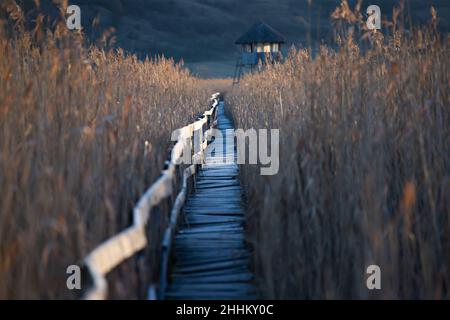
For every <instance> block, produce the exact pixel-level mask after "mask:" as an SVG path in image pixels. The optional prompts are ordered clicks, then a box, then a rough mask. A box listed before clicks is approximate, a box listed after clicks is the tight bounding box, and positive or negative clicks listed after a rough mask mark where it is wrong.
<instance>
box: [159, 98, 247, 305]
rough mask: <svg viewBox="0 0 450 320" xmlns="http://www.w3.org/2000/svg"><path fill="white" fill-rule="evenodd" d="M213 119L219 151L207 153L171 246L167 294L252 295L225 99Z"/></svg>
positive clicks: (179, 296)
mask: <svg viewBox="0 0 450 320" xmlns="http://www.w3.org/2000/svg"><path fill="white" fill-rule="evenodd" d="M217 122H218V125H217V129H219V130H221V132H222V134H223V144H224V148H223V152H220V151H217V152H213V153H212V154H211V155H210V156H207V157H206V158H205V164H204V165H203V166H202V168H201V169H200V170H199V173H198V176H197V178H196V182H195V186H196V187H195V190H194V191H193V192H192V194H191V195H190V196H189V198H188V200H187V201H186V203H185V206H184V209H183V211H184V217H183V223H182V224H181V226H180V229H179V231H178V233H177V234H176V236H175V242H174V246H173V255H174V262H175V264H174V267H173V269H172V273H171V275H170V277H169V286H168V288H167V291H166V294H165V297H166V298H167V299H187V300H190V299H245V300H247V299H255V298H256V296H255V288H254V286H253V284H252V281H253V274H252V273H251V271H250V269H249V264H250V252H249V250H248V248H247V246H246V243H245V232H244V209H243V207H242V204H241V195H242V190H241V186H240V183H239V179H238V166H237V164H236V150H235V147H234V136H233V135H232V134H228V135H227V132H226V130H227V129H233V124H232V122H231V121H230V119H229V118H227V117H226V115H225V113H224V105H223V102H220V104H219V106H218V111H217ZM211 146H212V145H210V146H209V147H211ZM209 147H208V148H209ZM224 160H226V161H224ZM224 162H225V163H224Z"/></svg>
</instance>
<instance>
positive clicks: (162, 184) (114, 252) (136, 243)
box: [84, 93, 220, 300]
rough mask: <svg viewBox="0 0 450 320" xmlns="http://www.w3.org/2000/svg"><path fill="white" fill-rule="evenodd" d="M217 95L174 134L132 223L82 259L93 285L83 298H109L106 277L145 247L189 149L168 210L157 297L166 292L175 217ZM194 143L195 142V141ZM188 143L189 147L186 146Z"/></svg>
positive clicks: (203, 145)
mask: <svg viewBox="0 0 450 320" xmlns="http://www.w3.org/2000/svg"><path fill="white" fill-rule="evenodd" d="M219 96H220V94H219V93H215V94H213V95H212V97H211V100H212V107H211V109H210V110H208V111H206V112H204V113H203V115H202V116H201V117H200V118H199V120H197V121H196V122H194V123H191V124H189V125H187V126H185V127H183V128H180V129H178V130H177V131H176V135H177V137H178V139H177V142H176V143H175V145H174V146H173V148H172V150H171V153H170V157H169V160H168V162H167V163H166V166H165V169H164V170H163V171H162V173H161V177H160V178H159V179H158V180H157V181H156V182H155V183H154V184H153V185H152V186H151V187H150V188H149V189H148V190H147V191H146V192H145V193H144V195H143V196H142V197H141V198H140V200H139V201H138V203H137V205H136V206H135V207H134V209H133V224H132V225H131V226H130V227H128V228H127V229H125V230H123V231H122V232H120V233H118V234H117V235H115V236H113V237H112V238H110V239H108V240H106V241H105V242H103V243H102V244H100V245H99V246H98V247H97V248H95V249H94V250H93V251H92V252H91V253H90V254H89V255H88V256H87V257H86V258H85V259H84V264H85V267H86V268H87V270H88V272H89V273H90V276H91V278H92V286H91V288H90V289H89V290H88V291H87V292H86V294H85V295H84V299H88V300H102V299H106V298H107V295H108V284H107V282H106V278H105V277H106V275H107V274H108V273H109V272H110V271H111V270H112V269H114V268H115V267H117V266H118V265H119V264H121V263H122V262H123V261H124V260H126V259H128V258H130V257H131V256H133V255H134V254H135V253H137V252H138V251H140V250H142V249H144V248H145V247H146V246H147V237H146V226H147V222H148V220H149V215H150V211H151V210H152V208H154V207H156V206H158V205H159V204H160V203H161V201H162V200H163V199H165V198H167V197H169V196H171V195H172V194H173V193H174V190H173V184H174V183H173V182H174V179H175V176H176V174H175V169H176V167H177V166H178V165H179V164H180V161H181V159H182V157H183V158H184V157H187V155H186V154H183V151H184V150H188V149H187V148H186V147H189V148H190V150H193V152H192V153H191V154H190V155H189V157H190V159H189V160H191V161H190V164H191V165H189V166H188V167H187V168H186V169H185V170H184V173H183V178H182V186H181V191H180V192H179V193H178V195H177V197H176V200H175V203H174V204H173V207H172V210H171V217H170V221H169V225H168V228H167V230H166V232H165V234H164V239H163V243H162V250H163V251H162V261H161V284H160V288H159V292H160V294H161V293H162V295H163V292H164V290H165V283H166V277H167V265H168V260H169V248H170V245H171V239H172V237H173V231H174V230H175V227H176V222H177V217H178V214H179V212H180V210H181V208H182V206H183V204H184V200H185V198H186V195H187V192H188V190H187V189H188V187H187V186H188V179H189V178H190V177H192V176H193V175H194V174H195V172H196V164H199V163H201V162H202V161H203V152H204V150H205V149H206V146H207V144H208V135H209V134H210V132H211V131H210V129H211V127H212V125H213V123H214V121H215V118H216V111H217V106H218V104H219ZM195 140H196V141H195ZM187 144H190V145H187Z"/></svg>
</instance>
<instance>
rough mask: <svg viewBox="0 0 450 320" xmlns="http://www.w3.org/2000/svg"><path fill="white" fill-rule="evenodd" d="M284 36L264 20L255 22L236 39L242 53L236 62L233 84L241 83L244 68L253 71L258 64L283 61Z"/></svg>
mask: <svg viewBox="0 0 450 320" xmlns="http://www.w3.org/2000/svg"><path fill="white" fill-rule="evenodd" d="M284 43H285V41H284V37H283V36H282V35H281V34H280V33H279V32H278V31H276V30H275V29H273V28H272V27H271V26H269V25H267V24H265V23H264V22H258V23H256V24H254V25H253V26H252V27H251V28H250V29H249V30H248V31H247V32H246V33H244V34H243V35H242V36H241V37H239V39H237V40H236V44H237V45H239V46H240V49H241V55H240V57H239V58H238V60H237V62H236V68H235V71H234V78H233V84H236V83H239V80H240V78H241V76H242V74H243V72H244V68H250V70H251V71H253V70H254V68H255V67H257V66H263V65H266V64H268V63H276V62H280V61H281V45H282V44H284Z"/></svg>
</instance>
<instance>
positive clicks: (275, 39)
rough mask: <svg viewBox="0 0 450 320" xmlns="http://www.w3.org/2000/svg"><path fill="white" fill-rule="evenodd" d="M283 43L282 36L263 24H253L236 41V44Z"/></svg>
mask: <svg viewBox="0 0 450 320" xmlns="http://www.w3.org/2000/svg"><path fill="white" fill-rule="evenodd" d="M264 42H270V43H284V42H285V41H284V38H283V36H282V35H281V34H280V33H279V32H278V31H276V30H275V29H273V28H272V27H271V26H269V25H268V24H266V23H264V22H258V23H255V24H254V25H253V26H252V27H251V28H250V29H249V30H248V31H247V32H246V33H244V34H243V35H242V36H241V37H240V38H239V39H237V40H236V44H252V43H264Z"/></svg>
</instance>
